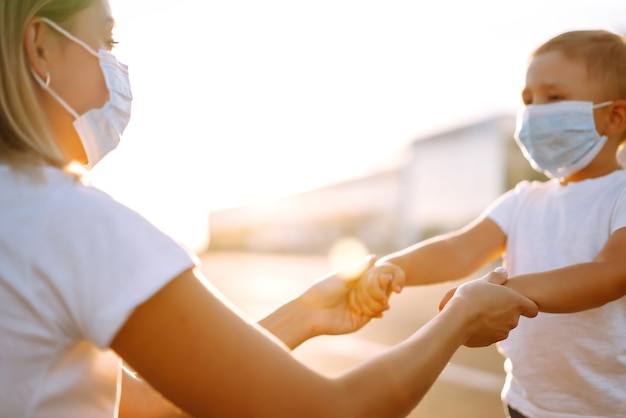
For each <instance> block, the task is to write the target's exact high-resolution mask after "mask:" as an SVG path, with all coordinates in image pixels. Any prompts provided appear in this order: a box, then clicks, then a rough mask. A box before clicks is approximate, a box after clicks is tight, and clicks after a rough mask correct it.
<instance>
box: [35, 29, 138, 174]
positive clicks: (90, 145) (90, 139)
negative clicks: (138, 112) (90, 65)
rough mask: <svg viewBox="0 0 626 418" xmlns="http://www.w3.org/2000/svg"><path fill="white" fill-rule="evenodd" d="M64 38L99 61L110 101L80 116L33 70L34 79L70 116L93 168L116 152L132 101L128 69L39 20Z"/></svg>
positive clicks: (108, 55)
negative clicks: (112, 152)
mask: <svg viewBox="0 0 626 418" xmlns="http://www.w3.org/2000/svg"><path fill="white" fill-rule="evenodd" d="M41 19H42V20H43V21H44V22H45V23H46V24H48V25H50V26H51V27H52V28H54V29H55V30H56V31H58V32H59V33H60V34H62V35H64V36H65V37H66V38H68V39H70V40H71V41H73V42H75V43H77V44H78V45H80V46H81V47H83V48H84V49H85V50H86V51H87V52H88V53H89V54H91V55H93V56H94V57H96V58H98V60H99V62H100V69H101V70H102V74H103V75H104V80H105V83H106V86H107V89H108V90H109V100H108V101H107V102H106V103H105V104H104V106H103V107H101V108H99V109H91V110H89V111H87V112H85V113H83V114H82V115H79V114H78V113H77V112H76V111H75V110H74V109H72V107H71V106H70V105H69V104H67V102H66V101H65V100H63V99H62V98H61V97H60V96H59V95H58V94H57V93H56V92H55V91H54V90H52V89H51V88H50V86H49V85H48V83H46V82H44V81H43V80H42V79H41V78H40V77H39V76H38V75H37V74H36V73H35V72H34V71H33V76H34V77H35V80H37V82H38V83H39V84H40V85H41V87H42V88H44V89H45V90H46V91H47V92H48V93H50V94H51V95H52V97H54V98H55V99H56V100H57V101H58V102H59V103H60V104H61V105H62V106H63V107H64V108H65V109H66V110H67V111H68V112H69V113H70V114H71V115H72V116H74V129H75V130H76V133H77V134H78V137H79V138H80V141H81V143H82V145H83V148H84V149H85V154H86V155H87V161H88V167H90V168H91V167H93V166H95V165H96V164H97V163H98V162H99V161H100V160H101V159H102V158H103V157H104V156H105V155H106V154H108V153H109V152H110V151H112V150H113V149H115V147H117V145H118V144H119V142H120V137H121V135H122V133H123V132H124V129H126V126H127V125H128V122H129V120H130V111H131V102H132V99H133V96H132V92H131V89H130V80H129V77H128V67H127V66H126V65H124V64H122V63H120V62H119V61H118V60H117V59H116V58H115V56H114V55H113V54H111V53H110V52H109V51H106V50H104V49H100V51H98V52H96V51H94V50H93V49H91V47H89V45H87V44H86V43H85V42H83V41H81V40H80V39H78V38H76V37H75V36H74V35H72V34H71V33H69V32H68V31H66V30H65V29H63V28H62V27H61V26H59V25H57V24H56V23H55V22H53V21H51V20H49V19H46V18H43V17H42V18H41Z"/></svg>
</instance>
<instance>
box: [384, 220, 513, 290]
mask: <svg viewBox="0 0 626 418" xmlns="http://www.w3.org/2000/svg"><path fill="white" fill-rule="evenodd" d="M505 243H506V235H505V234H504V232H502V230H501V229H500V227H498V225H497V224H496V223H495V222H493V221H492V220H490V219H488V218H479V219H477V220H476V221H474V222H473V223H471V224H469V225H467V226H466V227H464V228H462V229H460V230H458V231H455V232H452V233H449V234H445V235H441V236H438V237H434V238H431V239H428V240H426V241H422V242H419V243H417V244H415V245H412V246H410V247H407V248H405V249H403V250H400V251H398V252H395V253H392V254H389V255H387V256H385V257H382V258H381V259H380V261H378V262H377V264H380V263H392V264H395V265H396V266H398V267H399V268H400V269H401V270H403V271H404V274H405V276H406V284H407V285H409V286H410V285H422V284H431V283H440V282H445V281H449V280H458V279H462V278H464V277H467V276H468V275H470V274H472V273H473V272H475V271H476V270H477V269H478V268H480V267H482V266H484V265H485V264H487V263H489V262H491V261H493V260H495V259H497V258H498V257H499V256H500V255H501V254H502V252H503V250H504V246H505Z"/></svg>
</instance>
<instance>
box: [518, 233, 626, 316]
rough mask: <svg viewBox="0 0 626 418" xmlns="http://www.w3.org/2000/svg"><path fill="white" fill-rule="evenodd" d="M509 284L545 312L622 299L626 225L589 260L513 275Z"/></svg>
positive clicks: (574, 309)
mask: <svg viewBox="0 0 626 418" xmlns="http://www.w3.org/2000/svg"><path fill="white" fill-rule="evenodd" d="M506 286H508V287H511V288H512V289H515V290H517V291H519V292H520V293H522V294H523V295H525V296H527V297H528V298H530V299H532V300H533V301H534V302H535V303H536V304H537V305H538V306H539V310H540V311H542V312H552V313H567V312H578V311H583V310H586V309H592V308H597V307H599V306H602V305H604V304H605V303H608V302H611V301H613V300H616V299H619V298H621V297H622V296H624V295H626V228H622V229H620V230H618V231H616V232H615V233H613V235H612V236H611V238H609V240H608V241H607V243H606V245H605V246H604V248H603V249H602V251H600V253H599V254H598V255H597V256H596V257H595V258H594V259H593V261H591V262H589V263H582V264H575V265H572V266H568V267H564V268H560V269H556V270H551V271H547V272H543V273H535V274H523V275H519V276H514V277H510V278H509V281H508V282H507V284H506Z"/></svg>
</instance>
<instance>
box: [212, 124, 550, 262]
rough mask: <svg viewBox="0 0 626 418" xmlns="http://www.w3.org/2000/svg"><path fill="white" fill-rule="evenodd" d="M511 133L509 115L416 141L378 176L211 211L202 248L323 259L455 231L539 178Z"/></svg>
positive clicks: (394, 246)
mask: <svg viewBox="0 0 626 418" xmlns="http://www.w3.org/2000/svg"><path fill="white" fill-rule="evenodd" d="M514 129H515V116H514V115H510V114H506V115H497V116H493V117H490V118H486V119H483V120H480V121H477V122H475V123H472V124H468V125H466V126H461V127H459V128H455V129H453V130H450V131H444V132H441V133H438V134H435V135H430V136H427V137H420V138H416V139H415V140H414V141H413V142H412V143H410V144H409V146H408V147H407V148H406V151H405V152H404V155H402V156H401V157H400V158H398V160H397V163H396V164H395V165H394V166H392V167H389V168H387V169H385V170H382V171H378V172H374V173H371V174H368V175H365V176H363V177H360V178H355V179H352V180H349V181H343V182H340V183H337V184H333V185H330V186H326V187H322V188H319V189H315V190H311V191H307V192H304V193H299V194H295V195H291V196H287V197H284V198H280V199H277V200H273V201H269V202H264V203H261V204H255V205H247V206H240V207H235V208H228V209H223V210H218V211H214V212H212V213H211V214H210V222H209V224H210V228H209V229H210V232H209V234H210V239H209V242H210V247H209V248H210V249H211V250H218V251H219V250H229V251H230V250H237V251H239V250H244V251H255V252H272V253H277V252H278V253H294V252H295V253H313V254H325V253H327V252H328V251H329V249H330V248H332V246H333V245H336V244H337V243H339V242H341V241H342V240H345V239H346V238H350V239H353V240H356V241H358V242H360V243H362V244H363V245H364V247H365V248H366V249H367V250H368V251H371V252H375V253H378V254H384V253H388V252H390V251H394V250H396V249H400V248H403V247H405V246H407V245H409V244H411V243H413V242H416V241H418V240H421V239H424V238H428V237H430V236H433V235H436V234H439V233H442V232H446V231H449V230H451V229H454V228H457V227H460V226H462V225H464V224H466V223H468V222H469V221H471V220H472V219H474V218H475V217H476V216H478V215H479V214H480V213H481V212H482V211H483V210H484V209H485V208H486V207H487V206H488V205H489V204H490V203H491V202H493V201H494V200H495V199H496V198H497V197H498V196H500V195H501V194H502V193H503V192H505V191H506V190H508V189H510V188H512V187H513V186H514V185H515V184H516V183H517V182H519V181H520V180H522V179H534V178H537V179H539V178H542V176H541V175H540V174H538V173H536V172H535V171H534V170H533V169H532V168H531V167H530V165H529V164H528V162H527V161H526V160H525V159H524V157H523V156H522V154H521V152H520V150H519V148H518V147H517V145H516V144H515V141H514V139H513V133H514ZM321 166H322V167H323V164H322V165H321ZM320 169H323V168H320ZM286 175H288V174H286Z"/></svg>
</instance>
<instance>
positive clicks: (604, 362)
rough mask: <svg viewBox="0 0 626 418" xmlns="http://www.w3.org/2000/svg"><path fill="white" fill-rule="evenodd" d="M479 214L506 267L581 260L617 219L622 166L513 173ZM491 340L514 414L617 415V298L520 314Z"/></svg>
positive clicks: (625, 316)
mask: <svg viewBox="0 0 626 418" xmlns="http://www.w3.org/2000/svg"><path fill="white" fill-rule="evenodd" d="M486 214H487V216H488V217H489V218H490V219H492V220H494V221H495V222H496V223H497V224H498V226H499V227H500V228H501V229H502V230H503V231H504V233H505V234H506V235H507V244H506V255H505V267H506V268H507V271H508V272H509V275H511V276H514V275H518V274H525V273H534V272H541V271H546V270H553V269H557V268H560V267H565V266H568V265H571V264H579V263H585V262H590V261H592V260H593V259H594V257H595V256H596V255H597V254H598V253H599V252H600V250H601V249H602V248H603V246H604V245H605V244H606V242H607V240H608V239H609V237H610V236H611V234H613V233H614V232H615V231H617V230H618V229H620V228H624V227H626V171H623V170H620V171H616V172H613V173H611V174H609V175H607V176H604V177H600V178H596V179H589V180H585V181H581V182H575V183H570V184H568V185H560V184H559V183H558V181H556V180H551V181H548V182H545V183H541V182H532V183H529V182H522V183H520V184H519V185H518V186H517V187H516V188H515V189H513V190H511V191H509V192H508V193H506V194H505V195H503V196H502V197H501V198H500V199H498V200H497V201H496V202H494V204H493V205H491V207H490V208H488V209H487V210H486ZM624 257H626V254H624ZM593 279H594V278H593V277H589V280H590V281H593ZM499 349H500V350H501V352H502V353H503V354H504V355H505V357H506V361H505V369H506V372H507V380H506V384H505V387H504V389H503V393H502V396H503V399H505V401H506V402H507V403H509V404H510V405H511V406H512V407H513V408H515V409H517V410H519V411H520V412H521V413H522V414H524V415H526V416H528V417H537V418H539V417H541V418H573V417H603V418H606V417H624V416H626V298H621V299H618V300H616V301H613V302H611V303H608V304H606V305H604V306H602V307H599V308H596V309H591V310H587V311H584V312H579V313H573V314H545V313H541V314H539V316H538V317H536V318H532V319H529V318H521V320H520V323H519V326H518V327H517V328H516V329H514V330H513V331H512V332H511V333H510V335H509V337H508V338H507V339H506V340H505V341H502V342H501V343H500V344H499Z"/></svg>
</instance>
